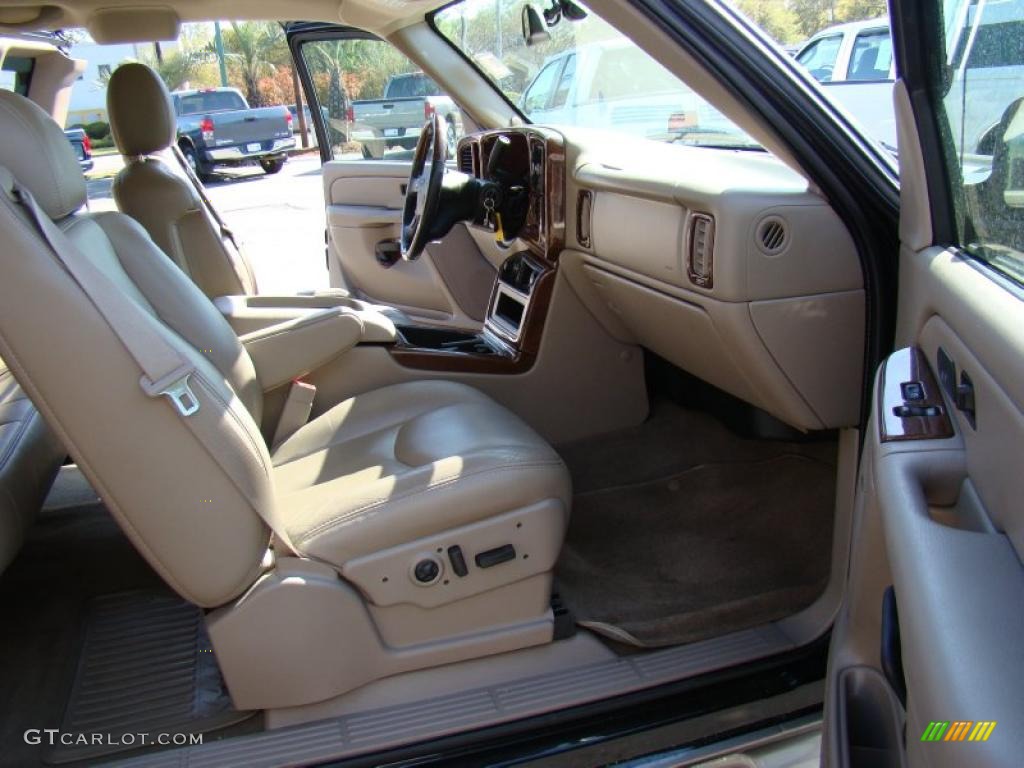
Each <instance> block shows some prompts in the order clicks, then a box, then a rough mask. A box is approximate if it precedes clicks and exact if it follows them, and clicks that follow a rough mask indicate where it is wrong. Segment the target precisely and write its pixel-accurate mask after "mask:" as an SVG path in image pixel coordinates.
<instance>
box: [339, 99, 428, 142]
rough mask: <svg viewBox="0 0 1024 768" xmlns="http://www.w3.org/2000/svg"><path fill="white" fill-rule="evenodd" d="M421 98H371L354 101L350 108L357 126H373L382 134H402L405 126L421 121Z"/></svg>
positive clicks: (412, 125)
mask: <svg viewBox="0 0 1024 768" xmlns="http://www.w3.org/2000/svg"><path fill="white" fill-rule="evenodd" d="M423 103H424V99H423V98H416V97H409V98H403V99H373V100H372V101H354V102H352V110H353V112H354V116H355V122H356V125H357V126H360V125H362V126H367V127H370V128H375V129H377V130H378V131H380V133H381V134H382V135H384V136H402V135H404V133H405V129H406V128H411V127H416V128H419V126H420V125H421V124H422V123H423V120H424V117H423Z"/></svg>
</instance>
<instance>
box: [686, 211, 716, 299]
mask: <svg viewBox="0 0 1024 768" xmlns="http://www.w3.org/2000/svg"><path fill="white" fill-rule="evenodd" d="M688 243H689V252H688V254H687V264H686V273H687V275H689V277H690V282H691V283H693V284H694V285H698V286H700V287H701V288H711V287H712V285H714V254H715V220H714V219H713V218H712V217H711V216H709V215H707V214H706V213H693V214H690V231H689V237H688Z"/></svg>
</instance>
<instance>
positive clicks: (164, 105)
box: [107, 62, 177, 157]
mask: <svg viewBox="0 0 1024 768" xmlns="http://www.w3.org/2000/svg"><path fill="white" fill-rule="evenodd" d="M107 117H108V119H109V120H110V132H111V133H112V134H113V135H114V141H115V143H116V144H117V148H118V150H119V151H120V152H121V154H122V155H128V156H129V157H136V156H139V155H151V154H153V153H154V152H161V151H163V150H165V149H167V147H169V146H171V144H173V143H174V140H175V137H176V136H177V120H176V118H175V116H174V104H173V102H172V101H171V94H170V92H169V91H168V90H167V86H166V85H164V81H163V80H161V79H160V76H159V75H158V74H157V73H156V72H154V71H153V70H152V69H150V68H149V67H147V66H146V65H145V64H136V63H134V62H132V63H130V64H122V65H121V66H120V67H118V68H117V69H116V70H114V74H112V75H111V76H110V82H109V83H108V84H107Z"/></svg>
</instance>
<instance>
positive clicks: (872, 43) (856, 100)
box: [796, 0, 1024, 155]
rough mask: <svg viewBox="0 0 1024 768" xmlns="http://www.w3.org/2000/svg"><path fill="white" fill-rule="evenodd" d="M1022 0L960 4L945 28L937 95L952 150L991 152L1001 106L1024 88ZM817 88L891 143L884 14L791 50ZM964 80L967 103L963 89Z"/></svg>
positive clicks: (890, 71)
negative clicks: (943, 77) (956, 18)
mask: <svg viewBox="0 0 1024 768" xmlns="http://www.w3.org/2000/svg"><path fill="white" fill-rule="evenodd" d="M1022 4H1024V0H997V1H996V2H989V3H985V4H983V5H972V6H970V7H969V8H968V9H967V12H966V14H965V17H964V19H963V23H962V24H959V25H956V26H953V27H951V28H950V37H951V39H950V40H948V47H949V50H948V51H947V53H946V59H947V62H948V67H949V83H950V86H949V90H948V91H947V93H946V94H945V95H944V101H945V102H946V105H947V106H946V113H947V115H948V116H949V121H950V125H949V128H950V132H951V134H952V137H953V143H954V146H955V147H956V150H957V152H959V153H961V154H963V155H991V154H992V144H993V139H994V135H993V133H992V131H993V129H994V128H995V127H996V126H997V125H998V124H999V121H1000V119H1001V117H1002V112H1003V109H1005V107H1006V105H1007V104H1008V103H1010V102H1011V101H1013V100H1014V99H1015V98H1017V97H1019V96H1021V95H1024V90H1022V88H1021V85H1020V83H1021V80H1022V78H1024V66H1022V65H1020V64H1019V63H1018V62H1020V56H1019V50H1020V46H1021V45H1024V42H1022V41H1024V22H1021V21H1020V18H1021V16H1022V13H1021V5H1022ZM796 60H797V61H798V62H800V63H801V64H802V65H804V66H805V67H806V68H807V70H808V71H809V72H810V73H811V75H812V76H813V77H814V78H815V79H816V80H817V81H818V82H819V83H821V85H822V87H823V88H824V89H825V90H826V91H827V92H828V93H829V95H830V96H832V97H833V98H834V99H835V100H836V101H838V102H839V103H840V104H841V105H842V106H843V107H844V108H845V109H846V111H847V112H849V113H850V114H851V115H852V116H853V117H854V118H856V119H857V120H858V121H859V122H860V123H861V124H862V125H863V127H864V128H865V129H867V133H868V134H869V135H870V136H873V137H874V138H876V139H878V140H879V141H880V142H881V143H882V144H883V145H884V146H886V147H888V148H889V149H891V150H893V151H895V150H896V119H895V116H894V114H893V102H892V89H893V83H894V81H895V77H896V71H895V63H894V59H893V52H892V41H891V38H890V31H889V19H888V17H884V16H883V17H881V18H877V19H872V20H870V21H858V22H852V23H849V24H840V25H838V26H834V27H829V28H828V29H825V30H822V31H821V32H819V33H818V34H816V35H814V36H813V37H812V38H810V39H809V40H808V41H807V42H806V43H805V44H804V45H803V46H802V47H801V48H800V50H799V52H798V53H797V54H796ZM968 82H969V83H970V88H969V90H970V94H971V103H970V105H969V107H970V108H969V109H965V106H967V105H965V104H964V98H963V97H964V93H965V89H966V88H967V84H968Z"/></svg>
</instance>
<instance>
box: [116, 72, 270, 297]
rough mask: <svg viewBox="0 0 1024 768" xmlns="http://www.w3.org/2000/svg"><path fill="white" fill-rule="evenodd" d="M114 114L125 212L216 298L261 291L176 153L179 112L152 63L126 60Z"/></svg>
mask: <svg viewBox="0 0 1024 768" xmlns="http://www.w3.org/2000/svg"><path fill="white" fill-rule="evenodd" d="M107 112H108V114H109V118H110V129H111V133H112V134H113V136H114V141H115V142H116V144H117V149H118V151H119V152H120V153H121V154H122V155H123V156H124V160H125V166H124V168H122V169H121V171H120V172H119V173H118V174H117V176H116V177H115V179H114V184H113V193H114V200H115V202H116V203H117V207H118V210H120V211H121V212H122V213H125V214H127V215H129V216H131V217H132V218H133V219H135V220H136V221H137V222H139V223H140V224H141V225H142V226H143V227H144V228H145V230H146V231H147V232H148V233H149V236H150V237H151V238H153V242H155V243H156V244H157V245H158V246H159V247H160V249H161V250H162V251H163V252H164V253H166V254H167V255H168V256H170V258H171V260H172V261H174V263H175V264H177V265H178V266H179V267H180V268H181V269H182V271H183V272H185V274H187V275H188V276H189V277H190V278H192V281H193V282H194V283H195V284H196V285H198V286H199V288H200V290H202V291H203V293H205V294H206V295H207V296H209V297H210V298H216V297H218V296H237V295H243V294H244V295H253V294H255V293H256V280H255V277H254V276H253V271H252V268H251V266H250V264H249V262H248V260H247V259H246V257H245V254H244V253H243V252H242V251H241V250H240V249H239V248H238V247H237V246H236V245H235V243H234V242H233V240H232V239H231V237H230V236H228V235H226V234H225V233H224V232H223V231H222V230H221V227H220V225H219V224H218V223H217V217H216V214H215V212H214V211H213V210H212V208H210V207H209V206H208V201H206V200H203V199H202V197H200V195H199V193H198V191H197V190H196V187H195V185H194V184H193V183H192V181H191V180H190V179H189V178H188V175H187V174H186V172H185V170H184V169H183V168H182V167H181V164H180V163H179V162H178V161H177V159H176V157H175V156H174V154H173V147H174V146H175V143H176V142H177V133H178V130H177V117H176V115H175V112H174V103H173V101H172V100H171V94H170V93H169V92H168V90H167V86H166V85H164V82H163V80H161V79H160V77H159V76H158V75H157V74H156V73H155V72H154V71H153V70H152V69H150V68H149V67H147V66H146V65H145V64H137V63H128V64H122V65H121V66H120V67H118V68H117V69H116V70H115V71H114V73H113V75H111V77H110V83H109V84H108V86H107Z"/></svg>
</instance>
